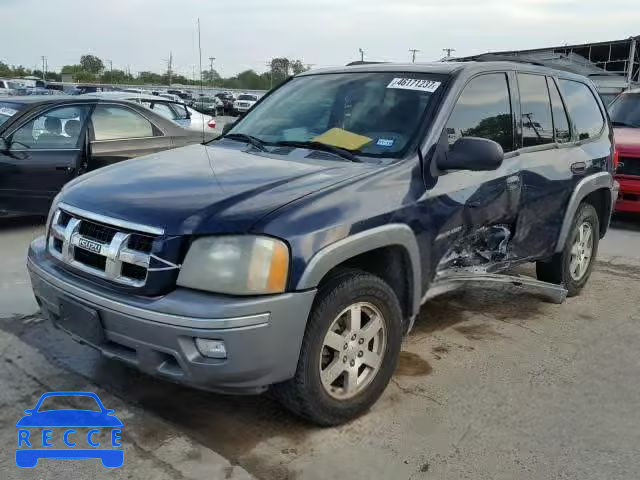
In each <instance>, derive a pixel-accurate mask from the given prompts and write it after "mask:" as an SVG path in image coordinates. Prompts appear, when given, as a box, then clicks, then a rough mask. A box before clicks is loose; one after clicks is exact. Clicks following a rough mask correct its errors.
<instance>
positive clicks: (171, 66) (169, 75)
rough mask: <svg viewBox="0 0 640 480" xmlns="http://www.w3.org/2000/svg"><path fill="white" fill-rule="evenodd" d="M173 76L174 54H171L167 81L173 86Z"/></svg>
mask: <svg viewBox="0 0 640 480" xmlns="http://www.w3.org/2000/svg"><path fill="white" fill-rule="evenodd" d="M172 75H173V52H169V62H168V65H167V80H168V82H169V86H171V76H172Z"/></svg>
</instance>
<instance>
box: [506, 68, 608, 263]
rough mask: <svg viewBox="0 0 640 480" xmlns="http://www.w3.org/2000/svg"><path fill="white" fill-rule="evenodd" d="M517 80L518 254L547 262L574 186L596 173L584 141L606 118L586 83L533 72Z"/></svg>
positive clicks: (600, 128) (594, 132)
mask: <svg viewBox="0 0 640 480" xmlns="http://www.w3.org/2000/svg"><path fill="white" fill-rule="evenodd" d="M517 78H518V87H519V88H518V89H519V96H520V106H521V118H520V125H521V131H522V134H521V136H520V138H519V140H520V149H519V152H520V155H519V162H520V167H521V175H522V185H523V188H522V199H521V206H520V214H519V217H518V224H517V227H516V236H515V238H514V254H515V255H516V256H517V257H519V258H544V257H547V256H549V255H551V254H552V253H553V251H554V249H555V246H556V242H557V239H558V236H559V233H560V229H561V227H562V222H563V220H564V212H565V208H566V205H567V203H568V201H569V198H570V197H571V194H572V192H573V190H574V188H575V186H576V184H577V183H578V182H579V181H580V180H582V178H584V176H585V175H586V174H587V173H588V172H589V171H591V170H592V169H593V165H592V164H591V163H592V162H591V160H590V159H591V158H592V154H591V153H588V150H589V146H588V145H585V142H588V141H589V139H591V138H595V137H597V136H598V135H599V133H600V132H601V131H602V129H603V128H604V118H603V117H602V113H601V112H600V109H599V107H598V104H597V103H596V102H595V99H594V98H593V95H592V94H591V91H590V89H589V88H588V87H587V86H586V85H585V84H583V83H579V82H575V81H569V80H560V81H559V82H560V85H558V81H557V79H556V78H553V77H551V76H544V75H540V74H533V73H518V74H517ZM566 82H569V83H568V84H566ZM559 87H560V88H559ZM563 88H564V90H563ZM583 89H584V90H583ZM561 91H562V92H563V93H565V91H566V92H568V93H569V95H571V96H573V97H574V98H572V99H571V100H570V97H568V96H567V94H565V95H561V93H560V92H561ZM585 94H586V95H588V96H589V97H591V103H589V98H587V97H586V96H585ZM563 97H564V98H563ZM572 106H573V108H572ZM569 112H571V115H569ZM570 118H571V119H573V122H571V121H570ZM572 124H573V125H572ZM585 147H586V150H585Z"/></svg>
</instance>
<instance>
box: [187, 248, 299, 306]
mask: <svg viewBox="0 0 640 480" xmlns="http://www.w3.org/2000/svg"><path fill="white" fill-rule="evenodd" d="M288 272H289V249H288V247H287V246H286V245H285V243H284V242H282V241H280V240H276V239H275V238H271V237H259V236H251V235H237V236H236V235H233V236H223V237H204V238H199V239H197V240H195V241H194V242H193V243H192V244H191V247H190V248H189V251H188V252H187V256H186V258H185V260H184V262H183V264H182V268H181V270H180V274H179V275H178V285H180V286H182V287H188V288H195V289H197V290H207V291H210V292H216V293H227V294H230V295H256V294H266V293H281V292H284V290H285V287H286V283H287V275H288Z"/></svg>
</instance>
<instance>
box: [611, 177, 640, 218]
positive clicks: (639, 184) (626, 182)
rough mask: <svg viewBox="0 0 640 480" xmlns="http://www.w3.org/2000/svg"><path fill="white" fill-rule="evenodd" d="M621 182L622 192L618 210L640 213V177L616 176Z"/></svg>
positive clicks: (617, 203)
mask: <svg viewBox="0 0 640 480" xmlns="http://www.w3.org/2000/svg"><path fill="white" fill-rule="evenodd" d="M616 180H617V181H618V182H620V193H619V195H618V201H617V202H616V206H615V209H616V212H629V213H640V178H634V177H623V176H616Z"/></svg>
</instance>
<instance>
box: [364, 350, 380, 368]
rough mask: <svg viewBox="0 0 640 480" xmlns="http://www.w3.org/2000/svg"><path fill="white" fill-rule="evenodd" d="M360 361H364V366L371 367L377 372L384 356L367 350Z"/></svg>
mask: <svg viewBox="0 0 640 480" xmlns="http://www.w3.org/2000/svg"><path fill="white" fill-rule="evenodd" d="M360 360H361V361H362V364H363V365H366V366H367V367H371V368H373V369H374V370H375V369H376V368H378V367H379V366H380V364H381V363H382V355H379V354H377V353H374V352H370V351H369V350H366V351H365V352H364V355H363V356H362V358H361V359H360Z"/></svg>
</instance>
